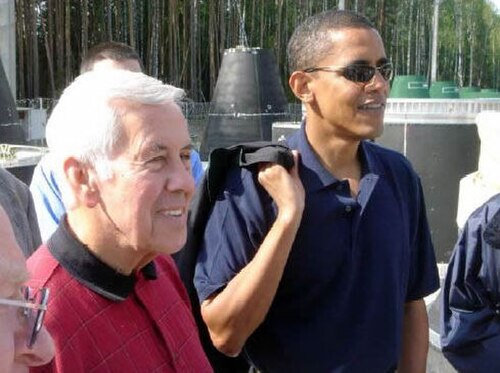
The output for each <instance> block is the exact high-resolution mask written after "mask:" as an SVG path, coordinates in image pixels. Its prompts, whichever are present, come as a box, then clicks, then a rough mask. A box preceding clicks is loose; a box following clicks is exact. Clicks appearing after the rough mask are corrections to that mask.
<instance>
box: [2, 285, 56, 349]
mask: <svg viewBox="0 0 500 373" xmlns="http://www.w3.org/2000/svg"><path fill="white" fill-rule="evenodd" d="M21 293H22V295H23V298H24V301H21V300H14V299H4V298H0V305H4V306H14V307H20V308H22V309H23V316H24V317H25V318H26V321H27V324H28V327H27V335H26V346H28V348H32V347H33V345H34V344H35V342H36V338H37V337H38V334H39V333H40V330H42V326H43V318H44V316H45V312H46V311H47V302H48V300H49V289H48V288H41V289H38V290H35V289H33V288H30V287H28V286H23V287H22V288H21Z"/></svg>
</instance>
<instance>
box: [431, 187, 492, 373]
mask: <svg viewBox="0 0 500 373" xmlns="http://www.w3.org/2000/svg"><path fill="white" fill-rule="evenodd" d="M440 316H441V317H440V319H441V348H442V350H443V354H444V356H445V357H446V358H447V359H448V361H449V362H450V363H451V364H452V365H453V366H454V367H455V369H457V370H458V371H459V372H477V373H487V372H492V373H493V372H499V371H500V358H499V356H498V353H499V351H500V194H497V195H495V196H493V197H492V198H490V199H489V200H488V201H487V202H485V203H484V204H483V205H482V206H480V207H479V208H477V209H476V210H475V211H474V212H473V213H472V214H471V215H470V216H469V218H468V219H467V221H466V223H465V226H464V227H463V230H462V231H461V234H460V237H459V239H458V241H457V243H456V245H455V248H454V250H453V253H452V255H451V258H450V263H449V265H448V270H447V273H446V278H445V282H444V286H443V290H442V293H441V314H440Z"/></svg>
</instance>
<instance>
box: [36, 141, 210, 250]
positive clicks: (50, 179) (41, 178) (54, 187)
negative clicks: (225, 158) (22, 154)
mask: <svg viewBox="0 0 500 373" xmlns="http://www.w3.org/2000/svg"><path fill="white" fill-rule="evenodd" d="M54 167H55V166H54V164H53V162H52V158H50V156H45V157H43V158H42V159H41V160H40V162H39V163H38V164H37V165H36V167H35V169H34V171H33V178H32V179H31V184H30V191H31V194H32V195H33V200H34V203H35V209H36V214H37V218H38V225H39V227H40V233H41V236H42V241H43V242H46V241H47V240H48V239H49V237H50V236H51V235H52V233H54V232H55V230H56V228H57V227H58V225H59V220H60V219H61V216H63V214H64V213H65V212H66V208H65V207H64V204H63V201H62V197H61V191H60V189H59V184H60V181H58V175H57V174H56V173H55V171H54ZM191 173H192V175H193V178H194V182H195V184H196V185H198V184H199V182H200V181H201V178H202V177H203V173H204V171H203V166H202V163H201V159H200V155H199V154H198V152H197V151H196V150H191Z"/></svg>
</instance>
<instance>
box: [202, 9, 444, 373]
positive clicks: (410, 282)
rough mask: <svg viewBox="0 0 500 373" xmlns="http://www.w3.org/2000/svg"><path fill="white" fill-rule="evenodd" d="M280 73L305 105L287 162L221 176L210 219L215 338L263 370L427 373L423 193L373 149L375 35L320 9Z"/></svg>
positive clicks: (208, 278)
mask: <svg viewBox="0 0 500 373" xmlns="http://www.w3.org/2000/svg"><path fill="white" fill-rule="evenodd" d="M288 63H289V71H290V72H291V75H290V78H289V84H290V88H291V89H292V91H293V93H294V94H295V96H297V98H298V99H300V100H301V101H302V103H303V104H304V106H305V108H306V117H305V120H304V122H303V123H302V127H301V129H300V130H299V131H298V132H297V133H295V134H293V135H292V136H291V137H290V138H288V139H287V143H288V145H289V146H290V147H291V148H292V149H294V151H295V157H296V164H295V166H294V167H293V168H292V169H291V171H290V172H287V171H286V170H285V169H284V168H283V167H281V166H279V165H272V164H266V165H263V166H262V167H260V169H259V171H258V172H251V171H249V170H245V169H231V170H230V171H229V173H228V177H227V179H226V181H225V185H224V188H223V190H222V192H221V193H220V194H219V196H218V197H217V200H216V202H215V205H214V207H213V210H212V212H211V214H210V217H209V219H208V222H207V226H206V230H205V235H204V242H203V244H202V247H201V248H200V249H201V251H200V253H199V256H198V260H197V265H196V269H195V277H194V283H195V286H196V289H197V292H198V295H199V299H200V303H201V314H202V317H203V319H204V321H205V323H206V324H207V327H208V329H209V332H210V336H211V339H212V341H213V343H214V345H215V347H216V348H218V349H219V350H220V351H221V352H223V353H225V354H226V355H229V356H235V355H238V354H240V353H243V355H244V356H245V357H247V358H248V360H249V361H250V362H251V364H252V365H253V366H254V367H255V368H256V369H257V370H259V371H264V372H319V373H321V372H390V371H391V372H393V371H395V370H396V369H397V370H398V372H425V367H426V356H427V350H428V320H427V313H426V308H425V304H424V301H423V297H424V296H426V295H428V294H430V293H432V292H434V291H435V290H437V289H438V287H439V279H438V273H437V267H436V262H435V255H434V249H433V245H432V242H431V237H430V232H429V227H428V223H427V218H426V213H425V203H424V198H423V193H422V187H421V184H420V179H419V177H418V176H417V175H416V173H415V171H414V170H413V168H412V167H411V165H410V163H409V162H408V161H407V160H406V159H405V158H404V157H403V156H402V155H400V154H399V153H396V152H395V151H392V150H388V149H385V148H383V147H380V146H378V145H376V144H374V143H372V142H371V141H369V140H371V139H374V138H376V137H378V136H380V134H381V133H382V130H383V118H384V108H385V104H386V99H387V96H388V91H389V80H390V78H391V75H392V65H391V63H390V62H389V60H388V59H387V56H386V53H385V49H384V45H383V42H382V39H381V37H380V35H379V33H378V32H377V30H376V29H375V28H374V27H373V25H372V24H371V23H370V22H369V21H368V20H367V19H366V18H365V17H363V16H361V15H359V14H357V13H353V12H349V11H340V10H333V11H327V12H323V13H320V14H317V15H314V16H312V17H310V18H307V19H306V20H305V21H304V22H303V23H302V24H301V25H300V26H299V27H298V28H297V29H296V30H295V32H294V34H293V36H292V37H291V40H290V42H289V44H288ZM299 154H300V156H299Z"/></svg>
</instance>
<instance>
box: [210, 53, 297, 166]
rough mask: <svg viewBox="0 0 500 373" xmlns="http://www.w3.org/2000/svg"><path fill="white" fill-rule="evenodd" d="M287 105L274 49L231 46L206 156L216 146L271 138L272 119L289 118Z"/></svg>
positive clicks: (214, 107) (215, 102) (214, 105)
mask: <svg viewBox="0 0 500 373" xmlns="http://www.w3.org/2000/svg"><path fill="white" fill-rule="evenodd" d="M287 108H288V103H287V100H286V97H285V93H284V90H283V85H282V84H281V79H280V75H279V71H278V66H277V65H276V62H275V59H274V56H273V53H272V51H271V50H268V49H260V48H232V49H227V50H226V51H225V52H224V58H223V60H222V64H221V69H220V72H219V78H218V80H217V85H216V87H215V92H214V97H213V99H212V102H211V106H210V113H209V116H208V123H207V125H206V128H205V131H204V134H203V137H202V141H201V149H200V154H201V156H202V159H206V158H207V157H208V154H209V152H210V151H211V150H212V149H214V148H216V147H220V146H229V145H233V144H235V143H239V142H247V141H258V140H271V136H272V123H273V122H276V121H282V120H286V118H287V115H288V114H287Z"/></svg>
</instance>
